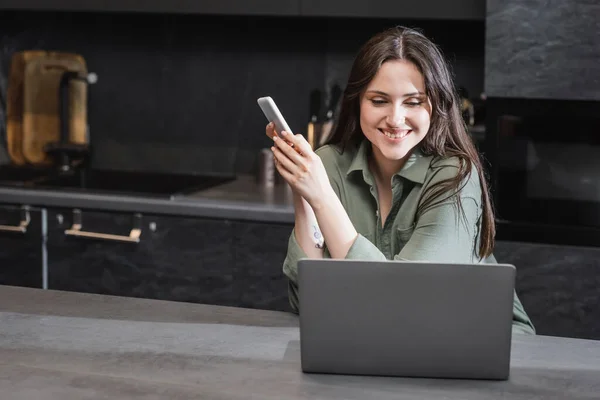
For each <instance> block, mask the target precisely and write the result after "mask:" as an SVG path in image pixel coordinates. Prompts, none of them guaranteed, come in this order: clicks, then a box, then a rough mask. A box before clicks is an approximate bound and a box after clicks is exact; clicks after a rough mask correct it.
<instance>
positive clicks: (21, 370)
mask: <svg viewBox="0 0 600 400" xmlns="http://www.w3.org/2000/svg"><path fill="white" fill-rule="evenodd" d="M599 360H600V341H590V340H580V339H565V338H556V337H544V336H525V335H515V336H514V337H513V348H512V360H511V377H510V379H509V380H508V381H476V380H445V379H411V378H390V377H364V376H343V375H320V374H303V373H302V372H301V369H300V345H299V330H298V319H297V317H296V316H295V315H292V314H288V313H282V312H274V311H262V310H249V309H239V308H228V307H217V306H206V305H199V304H188V303H176V302H166V301H158V300H147V299H135V298H124V297H111V296H103V295H93V294H81V293H70V292H59V291H44V290H41V289H29V288H16V287H9V286H0V376H1V377H2V379H0V393H10V398H11V399H17V400H18V399H27V400H29V399H33V398H43V399H48V400H52V399H61V400H69V399H109V398H110V399H136V398H143V399H146V400H149V399H163V398H169V399H192V398H193V399H196V398H202V399H206V400H211V399H214V400H217V399H218V400H222V399H250V398H255V399H278V400H279V399H291V400H296V399H309V398H310V399H367V398H374V399H383V400H385V399H392V398H393V399H417V400H418V399H499V398H510V399H517V400H518V399H528V400H531V399H544V400H551V399H561V400H562V399H586V400H589V399H598V393H600V362H599Z"/></svg>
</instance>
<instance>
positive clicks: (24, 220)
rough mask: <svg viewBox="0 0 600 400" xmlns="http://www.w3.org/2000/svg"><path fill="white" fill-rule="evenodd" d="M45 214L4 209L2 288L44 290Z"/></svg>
mask: <svg viewBox="0 0 600 400" xmlns="http://www.w3.org/2000/svg"><path fill="white" fill-rule="evenodd" d="M42 214H43V211H41V210H38V209H31V208H28V207H21V206H8V205H2V206H0V285H11V286H27V287H33V288H42V287H43V237H44V235H43V232H42V225H43V224H42V218H43V215H42Z"/></svg>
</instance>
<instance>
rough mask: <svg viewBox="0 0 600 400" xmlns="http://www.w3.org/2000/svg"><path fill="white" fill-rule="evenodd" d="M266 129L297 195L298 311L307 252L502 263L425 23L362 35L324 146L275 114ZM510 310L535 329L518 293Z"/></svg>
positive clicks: (292, 255) (445, 73)
mask: <svg viewBox="0 0 600 400" xmlns="http://www.w3.org/2000/svg"><path fill="white" fill-rule="evenodd" d="M277 134H279V135H280V137H278V136H277ZM267 135H268V136H269V137H272V138H273V140H274V145H273V147H272V150H273V153H274V157H275V161H276V166H277V170H278V171H279V173H280V174H281V175H282V177H283V178H284V179H285V180H286V181H287V182H288V183H289V184H290V186H291V188H292V190H293V193H294V208H295V226H294V230H293V232H292V234H291V236H290V240H289V246H288V253H287V257H286V259H285V262H284V266H283V271H284V273H285V274H286V275H287V276H288V277H289V279H290V283H289V295H290V303H291V305H292V307H293V308H294V310H296V311H298V286H297V262H298V260H299V259H300V258H306V257H308V258H323V257H331V258H339V259H343V258H347V259H361V260H415V261H432V262H436V261H441V262H456V263H477V262H492V263H495V262H496V260H495V259H494V257H493V254H492V251H493V247H494V235H495V226H494V216H493V210H492V206H491V202H490V198H489V194H488V188H487V185H486V179H485V176H484V174H483V167H482V165H481V161H480V159H479V155H478V153H477V151H476V149H475V147H474V145H473V143H472V141H471V139H470V137H469V136H468V134H467V132H466V128H465V124H464V121H463V119H462V118H461V114H460V109H459V101H458V96H457V94H456V91H455V88H454V85H453V82H452V78H451V76H450V73H449V70H448V67H447V65H446V63H445V60H444V58H443V56H442V54H441V52H440V51H439V50H438V48H437V47H436V46H435V45H434V44H433V43H432V42H431V41H429V39H427V38H426V37H425V36H423V35H422V34H421V33H419V32H417V31H415V30H412V29H408V28H403V27H397V28H393V29H389V30H387V31H384V32H382V33H380V34H378V35H376V36H374V37H373V38H371V39H370V40H369V41H368V42H367V43H366V44H365V45H363V47H362V48H361V49H360V50H359V53H358V55H357V56H356V59H355V61H354V64H353V66H352V69H351V72H350V76H349V79H348V84H347V87H346V89H345V91H344V96H343V99H342V104H341V109H340V115H339V119H338V122H337V125H336V128H335V130H334V132H333V135H332V137H331V139H330V141H329V143H328V144H327V145H325V146H323V147H321V148H319V149H318V150H317V151H316V152H314V151H313V150H312V149H311V147H310V145H309V144H308V143H307V142H306V140H305V139H304V138H303V137H302V136H301V135H293V134H291V133H290V132H274V130H273V126H272V124H269V125H267ZM513 310H514V312H513V331H514V332H523V333H532V334H534V333H535V329H534V327H533V324H532V323H531V321H530V319H529V317H528V316H527V314H526V312H525V311H524V309H523V306H522V305H521V303H520V301H519V299H518V297H517V295H516V293H515V296H514V307H513Z"/></svg>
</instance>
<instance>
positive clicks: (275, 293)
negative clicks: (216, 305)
mask: <svg viewBox="0 0 600 400" xmlns="http://www.w3.org/2000/svg"><path fill="white" fill-rule="evenodd" d="M292 228H293V225H291V224H272V223H260V222H245V221H239V222H237V221H236V222H234V248H235V269H236V271H235V279H236V281H238V282H239V283H240V286H241V294H240V303H239V306H240V307H248V308H260V309H266V310H278V311H291V308H290V305H289V301H288V293H287V285H288V283H287V277H286V276H285V275H284V274H283V271H282V267H283V261H284V259H285V255H286V252H287V245H288V239H289V236H290V233H291V232H292Z"/></svg>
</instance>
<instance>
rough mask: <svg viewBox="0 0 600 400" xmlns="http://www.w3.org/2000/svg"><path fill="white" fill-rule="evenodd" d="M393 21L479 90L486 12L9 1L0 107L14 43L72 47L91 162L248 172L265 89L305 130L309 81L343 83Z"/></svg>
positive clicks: (1, 26)
mask: <svg viewBox="0 0 600 400" xmlns="http://www.w3.org/2000/svg"><path fill="white" fill-rule="evenodd" d="M395 24H406V25H408V26H411V27H417V28H421V29H422V30H423V31H424V33H425V34H426V35H428V36H430V37H431V38H432V39H433V40H434V41H436V42H437V43H438V44H439V45H440V46H441V48H442V50H443V51H444V52H445V54H446V55H447V57H448V59H449V61H450V63H451V65H452V66H453V69H454V71H455V74H456V81H457V84H460V85H463V86H465V87H466V88H467V89H468V90H469V92H470V93H471V94H472V95H478V94H479V93H480V92H481V91H482V90H483V68H484V59H483V56H484V39H485V33H484V22H483V21H473V22H459V21H433V20H420V21H401V20H393V21H392V20H381V19H378V20H368V19H356V18H350V19H346V18H344V19H335V18H307V17H302V18H293V17H288V18H285V17H270V18H269V17H257V16H208V15H157V14H103V13H71V12H65V13H54V12H25V11H20V12H17V11H15V12H2V14H1V15H0V35H1V36H0V37H1V41H2V46H1V48H0V51H1V53H0V93H1V94H2V111H1V112H2V115H0V116H2V122H3V119H4V118H3V115H4V110H5V99H6V87H7V75H8V67H9V61H10V57H11V55H12V54H13V53H14V52H15V51H19V50H26V49H45V50H61V51H69V52H75V53H79V54H81V55H83V56H84V57H85V59H86V61H87V64H88V68H89V70H90V71H93V72H96V73H97V74H98V76H99V81H98V83H97V84H96V85H95V86H93V87H92V90H91V98H90V125H91V129H90V132H91V140H92V144H93V157H94V158H93V165H94V166H95V167H97V168H105V169H123V170H149V171H169V172H184V173H215V174H221V173H223V174H230V173H233V172H236V173H251V172H253V170H254V168H255V160H256V156H257V154H258V151H259V149H261V148H264V147H268V146H269V145H270V144H269V140H268V139H267V138H266V137H265V135H264V126H265V119H264V117H263V115H262V113H261V111H260V109H259V108H258V106H257V105H256V99H257V98H258V97H260V96H263V95H270V96H272V97H273V98H274V99H275V100H276V102H277V103H278V105H279V107H280V108H281V110H282V112H283V113H284V115H285V117H286V119H287V120H288V123H289V124H290V126H291V127H292V129H294V130H295V131H297V132H300V133H302V132H304V130H305V127H306V123H307V122H308V117H309V115H308V113H309V111H308V103H309V93H310V91H311V90H312V89H315V88H318V89H327V88H329V87H330V86H331V85H332V84H334V83H338V84H340V85H341V86H342V87H344V86H345V80H346V77H347V74H348V72H349V69H350V66H351V63H352V59H353V57H354V54H355V53H356V51H357V50H358V47H359V46H360V45H361V44H362V43H363V42H364V41H365V40H366V39H368V38H369V37H370V36H371V35H372V34H374V33H376V32H378V31H380V30H383V29H385V28H388V27H391V26H394V25H395ZM1 125H2V126H3V125H4V123H2V124H1ZM2 129H4V128H2ZM0 158H1V156H0Z"/></svg>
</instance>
